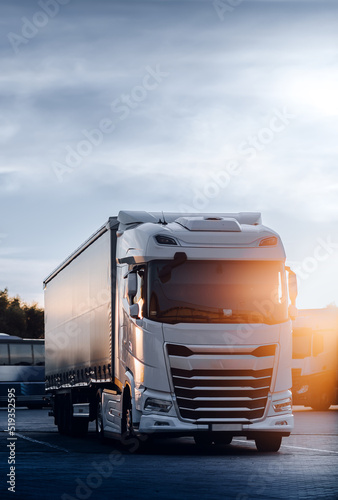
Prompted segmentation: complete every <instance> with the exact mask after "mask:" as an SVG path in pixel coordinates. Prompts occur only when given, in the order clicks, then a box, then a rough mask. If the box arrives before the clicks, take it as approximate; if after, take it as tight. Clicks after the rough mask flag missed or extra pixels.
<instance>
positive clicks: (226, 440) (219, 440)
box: [213, 433, 233, 446]
mask: <svg viewBox="0 0 338 500" xmlns="http://www.w3.org/2000/svg"><path fill="white" fill-rule="evenodd" d="M232 437H233V436H231V435H230V436H229V434H222V433H217V434H214V436H213V441H214V443H215V444H216V445H222V446H223V445H227V444H230V443H231V441H232Z"/></svg>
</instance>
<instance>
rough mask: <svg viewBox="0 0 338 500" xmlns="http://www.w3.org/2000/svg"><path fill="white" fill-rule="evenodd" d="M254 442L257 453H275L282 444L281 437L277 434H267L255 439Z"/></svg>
mask: <svg viewBox="0 0 338 500" xmlns="http://www.w3.org/2000/svg"><path fill="white" fill-rule="evenodd" d="M255 442H256V448H257V450H258V451H264V452H269V451H270V452H276V451H278V450H279V448H280V445H281V444H282V436H280V435H279V434H272V433H267V434H265V435H261V436H259V437H256V439H255Z"/></svg>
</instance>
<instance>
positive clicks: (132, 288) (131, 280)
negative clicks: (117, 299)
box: [128, 273, 137, 303]
mask: <svg viewBox="0 0 338 500" xmlns="http://www.w3.org/2000/svg"><path fill="white" fill-rule="evenodd" d="M136 293H137V276H136V273H129V274H128V297H129V303H131V302H132V300H133V298H134V297H135V295H136Z"/></svg>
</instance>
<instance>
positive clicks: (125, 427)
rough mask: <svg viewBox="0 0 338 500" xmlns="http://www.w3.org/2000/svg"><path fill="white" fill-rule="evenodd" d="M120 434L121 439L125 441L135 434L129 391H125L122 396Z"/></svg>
mask: <svg viewBox="0 0 338 500" xmlns="http://www.w3.org/2000/svg"><path fill="white" fill-rule="evenodd" d="M121 435H122V437H123V441H126V440H128V439H129V438H131V437H134V435H135V434H134V428H133V409H132V404H131V397H130V393H129V391H127V392H125V394H124V396H123V411H122V422H121Z"/></svg>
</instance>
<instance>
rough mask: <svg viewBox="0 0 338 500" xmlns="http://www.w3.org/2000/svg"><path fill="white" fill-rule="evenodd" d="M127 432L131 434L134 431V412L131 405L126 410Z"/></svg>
mask: <svg viewBox="0 0 338 500" xmlns="http://www.w3.org/2000/svg"><path fill="white" fill-rule="evenodd" d="M126 432H127V434H128V435H129V436H130V435H131V434H132V433H133V414H132V411H131V408H130V407H129V408H127V411H126Z"/></svg>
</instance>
